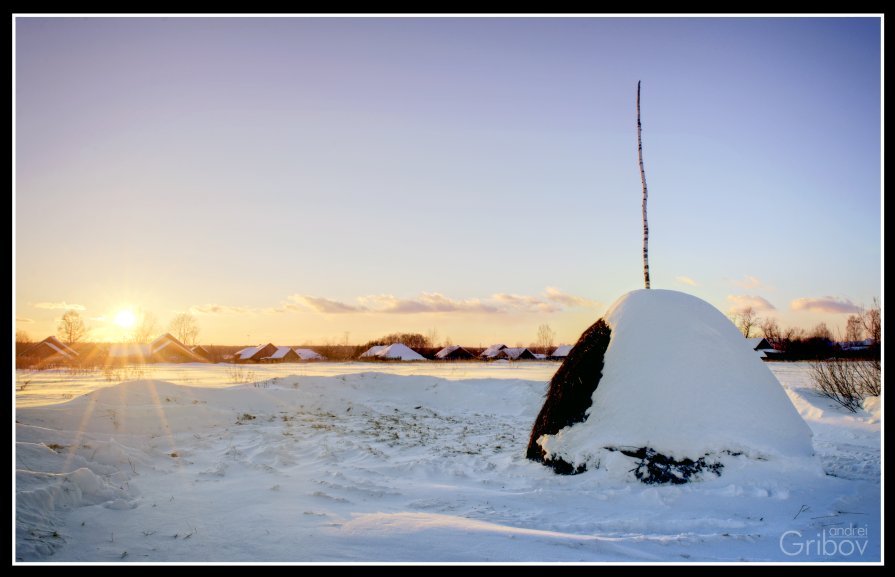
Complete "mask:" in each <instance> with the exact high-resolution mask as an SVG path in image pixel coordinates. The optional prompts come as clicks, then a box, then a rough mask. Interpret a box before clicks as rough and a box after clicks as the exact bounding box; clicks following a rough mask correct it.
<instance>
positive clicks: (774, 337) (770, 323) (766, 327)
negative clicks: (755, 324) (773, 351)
mask: <svg viewBox="0 0 895 577" xmlns="http://www.w3.org/2000/svg"><path fill="white" fill-rule="evenodd" d="M760 328H761V334H762V335H764V338H766V339H768V342H770V343H772V344H773V343H776V342H779V341H780V340H781V337H782V334H781V333H780V326H779V325H778V324H777V321H776V320H775V319H774V318H772V317H768V318H766V319H764V320H763V321H761V326H760Z"/></svg>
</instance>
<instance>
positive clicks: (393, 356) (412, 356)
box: [361, 343, 428, 361]
mask: <svg viewBox="0 0 895 577" xmlns="http://www.w3.org/2000/svg"><path fill="white" fill-rule="evenodd" d="M374 349H375V351H374V352H372V353H371V351H373V350H374ZM361 357H362V358H372V359H382V360H390V361H426V360H428V359H427V358H426V357H424V356H423V355H421V354H419V353H418V352H416V351H415V350H413V349H411V348H410V347H408V346H407V345H405V344H402V343H393V344H391V345H381V346H378V347H371V348H370V349H369V350H368V351H366V352H365V353H364V354H362V355H361Z"/></svg>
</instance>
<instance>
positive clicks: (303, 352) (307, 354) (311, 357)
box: [295, 349, 323, 361]
mask: <svg viewBox="0 0 895 577" xmlns="http://www.w3.org/2000/svg"><path fill="white" fill-rule="evenodd" d="M295 354H297V355H298V356H299V357H301V360H303V361H322V360H323V355H321V354H320V353H318V352H317V351H314V350H311V349H295Z"/></svg>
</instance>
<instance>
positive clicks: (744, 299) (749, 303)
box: [727, 295, 777, 312]
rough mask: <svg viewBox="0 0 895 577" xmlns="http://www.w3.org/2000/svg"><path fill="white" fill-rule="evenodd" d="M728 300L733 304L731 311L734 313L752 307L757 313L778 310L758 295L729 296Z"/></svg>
mask: <svg viewBox="0 0 895 577" xmlns="http://www.w3.org/2000/svg"><path fill="white" fill-rule="evenodd" d="M727 300H728V302H730V303H731V307H730V310H731V311H733V312H739V311H742V310H745V309H747V308H750V307H751V308H752V309H754V310H755V312H768V311H773V310H777V309H776V307H775V306H774V305H772V304H771V303H769V302H768V301H767V299H765V298H764V297H760V296H757V295H727Z"/></svg>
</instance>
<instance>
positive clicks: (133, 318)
mask: <svg viewBox="0 0 895 577" xmlns="http://www.w3.org/2000/svg"><path fill="white" fill-rule="evenodd" d="M136 322H137V315H136V314H134V311H132V310H130V309H122V310H120V311H118V314H116V315H115V324H116V325H118V326H119V327H121V328H124V329H129V328H131V327H132V326H134V324H135V323H136Z"/></svg>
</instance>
